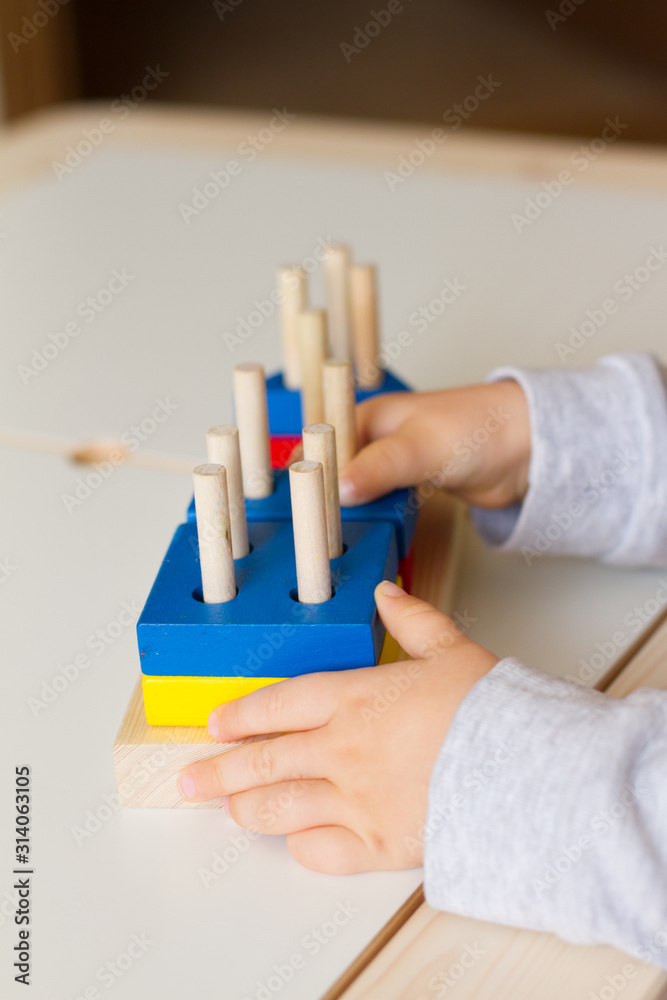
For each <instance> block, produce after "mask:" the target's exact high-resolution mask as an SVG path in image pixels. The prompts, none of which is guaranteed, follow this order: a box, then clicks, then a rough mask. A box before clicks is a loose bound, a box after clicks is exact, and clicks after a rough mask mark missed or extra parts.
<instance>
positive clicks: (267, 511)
mask: <svg viewBox="0 0 667 1000" xmlns="http://www.w3.org/2000/svg"><path fill="white" fill-rule="evenodd" d="M299 440H301V438H299ZM272 475H273V491H272V493H271V494H270V495H269V496H268V497H264V498H263V499H261V500H248V499H246V501H245V511H246V516H247V518H248V522H250V523H252V522H254V521H289V520H291V517H292V505H291V501H290V491H289V475H288V471H287V469H274V470H273V474H272ZM419 507H420V501H419V497H418V495H417V491H416V490H414V489H400V490H392V492H391V493H387V494H386V495H385V496H383V497H378V499H377V500H373V501H372V502H371V503H365V504H361V505H360V506H359V507H341V508H340V515H341V519H342V521H343V523H346V522H347V521H388V522H389V523H391V524H393V525H394V528H395V530H396V543H397V546H398V555H399V559H402V560H403V559H405V558H406V557H407V556H408V554H409V552H410V546H411V544H412V538H413V535H414V532H415V527H416V525H417V514H418V512H419ZM186 520H187V521H194V520H195V503H194V499H193V500H192V501H191V502H190V506H189V507H188V510H187V514H186Z"/></svg>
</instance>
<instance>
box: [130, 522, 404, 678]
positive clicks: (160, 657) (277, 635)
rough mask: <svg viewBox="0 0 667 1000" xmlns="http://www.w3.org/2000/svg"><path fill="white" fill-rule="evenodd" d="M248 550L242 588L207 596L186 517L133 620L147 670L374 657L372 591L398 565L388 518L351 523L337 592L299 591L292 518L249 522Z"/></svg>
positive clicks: (273, 671) (212, 672)
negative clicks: (227, 597) (213, 600)
mask: <svg viewBox="0 0 667 1000" xmlns="http://www.w3.org/2000/svg"><path fill="white" fill-rule="evenodd" d="M249 534H250V543H251V546H252V549H251V552H250V554H249V555H248V556H246V557H245V558H244V559H238V560H237V561H236V562H235V564H234V565H235V568H236V582H237V586H238V594H237V595H236V597H235V598H234V599H233V600H231V601H228V602H227V603H225V604H204V603H203V601H202V600H201V575H200V567H199V552H198V545H197V527H196V525H195V524H192V523H190V524H182V525H180V527H179V528H177V530H176V534H175V535H174V538H173V540H172V543H171V545H170V547H169V551H168V552H167V555H166V556H165V558H164V561H163V563H162V566H161V568H160V571H159V573H158V575H157V578H156V580H155V583H154V584H153V588H152V590H151V592H150V594H149V596H148V600H147V601H146V604H145V607H144V609H143V611H142V614H141V617H140V619H139V622H138V623H137V637H138V641H139V652H140V655H141V669H142V671H143V673H144V674H146V675H149V676H181V677H182V676H192V677H253V676H257V677H290V676H295V675H297V674H305V673H311V672H313V671H321V670H347V669H349V668H351V667H366V666H370V665H372V664H374V663H376V662H377V659H378V657H379V655H380V650H381V647H382V640H383V637H384V628H383V626H382V623H381V622H380V620H379V617H378V614H377V610H376V607H375V601H374V598H373V591H374V589H375V587H376V585H377V584H378V583H379V582H380V581H381V580H384V579H389V580H393V579H394V578H395V576H396V572H397V568H398V558H397V551H396V540H395V533H394V529H393V526H392V525H391V524H389V523H388V522H365V523H359V522H347V523H346V524H345V525H344V527H343V541H344V544H345V546H346V550H345V552H344V553H343V555H342V556H340V558H338V559H334V560H332V562H331V570H332V584H333V588H334V596H333V597H332V598H331V600H330V601H326V602H325V603H324V604H299V602H298V601H297V600H296V599H295V598H296V567H295V561H294V539H293V535H292V525H291V523H289V522H286V521H283V522H272V523H260V522H255V523H252V524H250V525H249Z"/></svg>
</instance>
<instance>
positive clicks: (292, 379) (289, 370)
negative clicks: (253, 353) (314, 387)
mask: <svg viewBox="0 0 667 1000" xmlns="http://www.w3.org/2000/svg"><path fill="white" fill-rule="evenodd" d="M278 290H279V291H280V295H281V307H280V324H281V327H282V334H283V384H284V385H285V386H286V388H287V389H299V388H300V387H301V365H300V362H299V330H298V324H297V316H298V315H299V313H300V312H303V311H304V309H305V308H306V295H307V288H306V272H305V271H304V269H303V268H302V267H298V266H292V267H281V268H279V270H278Z"/></svg>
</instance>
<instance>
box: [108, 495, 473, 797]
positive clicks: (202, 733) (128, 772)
mask: <svg viewBox="0 0 667 1000" xmlns="http://www.w3.org/2000/svg"><path fill="white" fill-rule="evenodd" d="M465 517H466V512H465V507H464V506H463V505H462V504H461V503H459V502H458V501H455V500H452V499H451V497H448V496H447V495H446V494H444V493H436V494H435V495H434V496H433V497H431V498H430V499H429V500H428V501H426V502H425V503H424V505H423V508H422V509H421V511H420V513H419V521H418V523H417V530H416V532H415V539H414V571H413V579H412V593H413V594H415V595H416V596H417V597H421V598H422V599H423V600H426V601H430V603H431V604H435V605H436V607H438V608H440V609H441V610H442V611H452V610H453V601H454V594H455V582H456V575H457V567H458V560H459V554H460V549H461V542H462V536H463V530H464V520H465ZM396 649H397V656H396V659H403V658H404V656H405V654H404V653H403V651H402V650H400V649H399V648H398V647H396ZM238 745H239V744H238V743H216V742H215V741H214V740H212V739H211V738H210V736H209V735H208V733H207V731H206V728H205V727H203V726H149V725H148V723H147V722H146V715H145V713H144V702H143V695H142V690H141V681H139V682H138V683H137V686H136V687H135V689H134V692H133V694H132V697H131V699H130V703H129V705H128V707H127V711H126V713H125V716H124V718H123V721H122V723H121V726H120V729H119V731H118V735H117V736H116V739H115V742H114V747H113V758H114V767H115V770H116V781H117V784H118V793H119V795H120V800H121V803H122V804H123V805H124V806H130V807H134V808H144V809H146V808H153V809H155V808H158V809H216V808H217V809H219V808H220V807H221V805H222V802H221V800H220V799H215V800H213V801H211V802H201V803H197V804H193V803H191V802H185V801H184V799H182V798H181V796H180V793H179V791H178V787H177V784H176V781H177V778H178V774H179V772H180V771H181V769H182V768H184V767H185V766H186V765H187V764H191V763H192V762H193V761H195V760H202V759H205V758H206V757H215V756H217V755H218V754H220V753H224V751H225V750H231V749H232V747H235V746H238Z"/></svg>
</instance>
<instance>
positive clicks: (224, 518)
mask: <svg viewBox="0 0 667 1000" xmlns="http://www.w3.org/2000/svg"><path fill="white" fill-rule="evenodd" d="M193 479H194V483H195V509H196V512H197V536H198V547H199V565H200V567H201V593H202V600H203V601H204V603H205V604H215V605H218V604H224V603H226V602H227V601H231V600H232V599H233V598H234V597H236V579H235V575H234V559H233V557H232V536H231V530H230V526H229V501H228V499H227V473H226V471H225V469H224V468H223V467H222V466H221V465H212V464H208V465H198V466H197V468H196V469H195V470H194V473H193Z"/></svg>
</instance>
